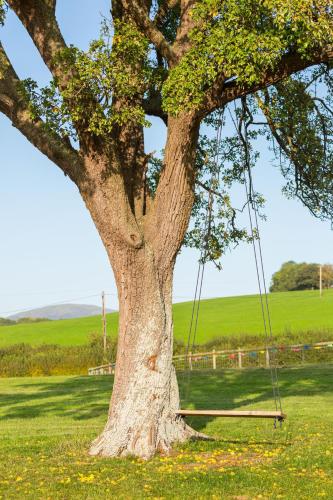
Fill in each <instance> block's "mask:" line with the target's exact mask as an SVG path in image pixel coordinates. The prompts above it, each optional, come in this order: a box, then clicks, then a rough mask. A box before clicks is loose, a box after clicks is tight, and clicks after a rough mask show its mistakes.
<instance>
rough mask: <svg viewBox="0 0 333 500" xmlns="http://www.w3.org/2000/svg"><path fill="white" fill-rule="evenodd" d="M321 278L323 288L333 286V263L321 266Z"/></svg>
mask: <svg viewBox="0 0 333 500" xmlns="http://www.w3.org/2000/svg"><path fill="white" fill-rule="evenodd" d="M321 279H322V286H323V288H332V287H333V265H332V264H324V265H323V266H322V267H321Z"/></svg>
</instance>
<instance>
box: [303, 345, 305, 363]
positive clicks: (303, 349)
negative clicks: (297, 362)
mask: <svg viewBox="0 0 333 500" xmlns="http://www.w3.org/2000/svg"><path fill="white" fill-rule="evenodd" d="M304 361H305V349H304V345H302V363H304Z"/></svg>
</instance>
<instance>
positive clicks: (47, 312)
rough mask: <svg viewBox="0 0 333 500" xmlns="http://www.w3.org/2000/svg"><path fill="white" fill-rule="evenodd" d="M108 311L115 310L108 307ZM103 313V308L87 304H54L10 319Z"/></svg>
mask: <svg viewBox="0 0 333 500" xmlns="http://www.w3.org/2000/svg"><path fill="white" fill-rule="evenodd" d="M106 312H108V313H110V312H113V311H112V310H111V309H107V310H106ZM101 313H102V308H101V307H99V306H92V305H87V304H58V305H54V306H46V307H40V308H38V309H31V310H30V311H23V312H20V313H16V314H13V315H12V316H9V319H11V320H14V321H17V320H18V319H21V318H44V319H52V320H57V319H73V318H86V317H88V316H97V315H99V314H101Z"/></svg>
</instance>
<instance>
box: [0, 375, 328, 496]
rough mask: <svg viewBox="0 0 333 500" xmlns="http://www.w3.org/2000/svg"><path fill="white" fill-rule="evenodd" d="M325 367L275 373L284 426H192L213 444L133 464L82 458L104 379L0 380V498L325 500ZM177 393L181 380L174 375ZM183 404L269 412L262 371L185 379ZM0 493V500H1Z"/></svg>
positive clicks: (213, 422)
mask: <svg viewBox="0 0 333 500" xmlns="http://www.w3.org/2000/svg"><path fill="white" fill-rule="evenodd" d="M332 376H333V366H332V365H326V366H316V367H302V368H297V369H290V370H283V371H282V373H281V377H280V378H281V386H282V393H283V395H284V400H283V403H284V410H285V411H286V412H287V413H288V419H287V421H286V423H285V425H284V426H283V428H282V429H279V428H278V429H276V430H274V428H273V426H272V422H271V421H262V420H261V421H253V420H248V419H243V420H237V419H199V418H197V419H193V420H192V421H191V422H190V423H191V424H192V425H193V426H195V427H196V428H197V429H198V430H200V431H201V432H205V433H207V434H209V435H211V436H214V437H215V438H216V440H215V441H211V442H193V443H190V444H187V445H186V446H179V447H178V448H177V449H176V450H175V452H174V453H173V454H172V455H171V456H170V457H156V458H155V459H153V460H152V461H149V462H142V461H139V460H136V459H131V458H128V459H121V460H119V459H117V460H115V459H101V458H92V457H89V456H88V455H87V449H88V446H89V443H90V441H91V440H92V439H93V438H94V437H95V436H96V435H97V433H98V432H99V431H100V430H101V429H102V427H103V424H104V421H105V418H106V413H107V408H108V399H109V395H110V390H111V382H112V380H111V378H110V377H49V378H20V379H3V380H0V400H1V407H0V439H1V442H0V498H3V499H7V498H15V499H16V498H28V499H39V498H43V499H46V498H50V499H58V498H59V499H67V498H68V499H72V498H74V499H75V498H84V499H95V498H98V499H99V498H100V499H104V498H107V497H109V496H117V497H118V498H156V499H157V498H177V499H178V498H179V499H185V498H189V497H192V498H216V499H237V498H238V499H240V498H241V499H242V500H245V499H249V500H250V499H251V500H252V499H260V498H261V499H274V500H275V499H277V498H284V499H293V500H294V499H315V498H327V499H331V498H333V478H332V470H333V437H332V422H333V386H332V383H331V381H332ZM180 383H181V392H182V394H183V395H184V394H185V393H186V392H187V390H186V389H187V387H186V386H187V378H186V377H182V376H181V377H180ZM190 383H191V384H190V390H189V391H188V397H187V399H186V401H184V402H183V403H184V404H186V405H187V406H190V407H200V408H218V407H220V408H222V407H223V408H234V407H237V408H243V409H246V408H268V409H269V408H272V404H273V401H272V397H271V388H270V384H269V373H267V372H266V371H265V370H248V371H231V370H230V371H226V372H221V373H220V372H217V373H214V374H213V373H212V372H207V373H205V374H204V375H203V374H201V373H193V374H192V376H191V380H190ZM1 495H2V496H1Z"/></svg>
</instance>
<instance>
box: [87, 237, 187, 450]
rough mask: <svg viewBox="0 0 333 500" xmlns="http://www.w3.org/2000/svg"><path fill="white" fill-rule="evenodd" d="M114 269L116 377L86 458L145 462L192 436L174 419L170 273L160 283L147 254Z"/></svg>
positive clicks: (128, 257)
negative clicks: (98, 432)
mask: <svg viewBox="0 0 333 500" xmlns="http://www.w3.org/2000/svg"><path fill="white" fill-rule="evenodd" d="M114 267H116V269H117V270H116V273H115V274H116V280H117V284H118V292H119V302H120V323H119V341H118V353H117V361H116V373H115V380H114V387H113V393H112V399H111V403H110V410H109V417H108V421H107V424H106V426H105V429H104V431H103V432H102V434H101V435H100V436H99V437H98V438H97V439H96V440H95V441H94V442H93V444H92V446H91V449H90V453H91V454H92V455H103V456H125V455H135V456H139V457H142V458H149V457H151V456H153V455H154V454H155V453H156V452H158V451H159V452H168V451H169V450H170V448H171V445H172V444H173V443H175V442H180V441H184V440H186V439H188V438H189V437H191V436H194V435H197V433H196V432H195V431H194V430H193V429H191V428H190V427H188V426H187V425H186V424H185V422H184V421H183V420H182V418H180V417H178V416H176V413H175V412H176V410H177V409H178V408H179V394H178V385H177V380H176V374H175V370H174V367H173V366H172V327H173V325H172V300H171V287H172V273H173V266H172V267H170V270H169V275H168V276H167V278H164V279H163V281H162V280H161V278H160V276H159V273H158V269H157V268H156V265H155V258H154V254H153V251H152V249H151V248H150V247H149V245H148V244H146V245H145V246H144V247H143V248H142V249H140V250H134V249H129V250H127V251H126V252H124V251H123V252H122V253H121V254H120V255H119V258H118V262H117V265H116V266H115V265H114Z"/></svg>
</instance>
